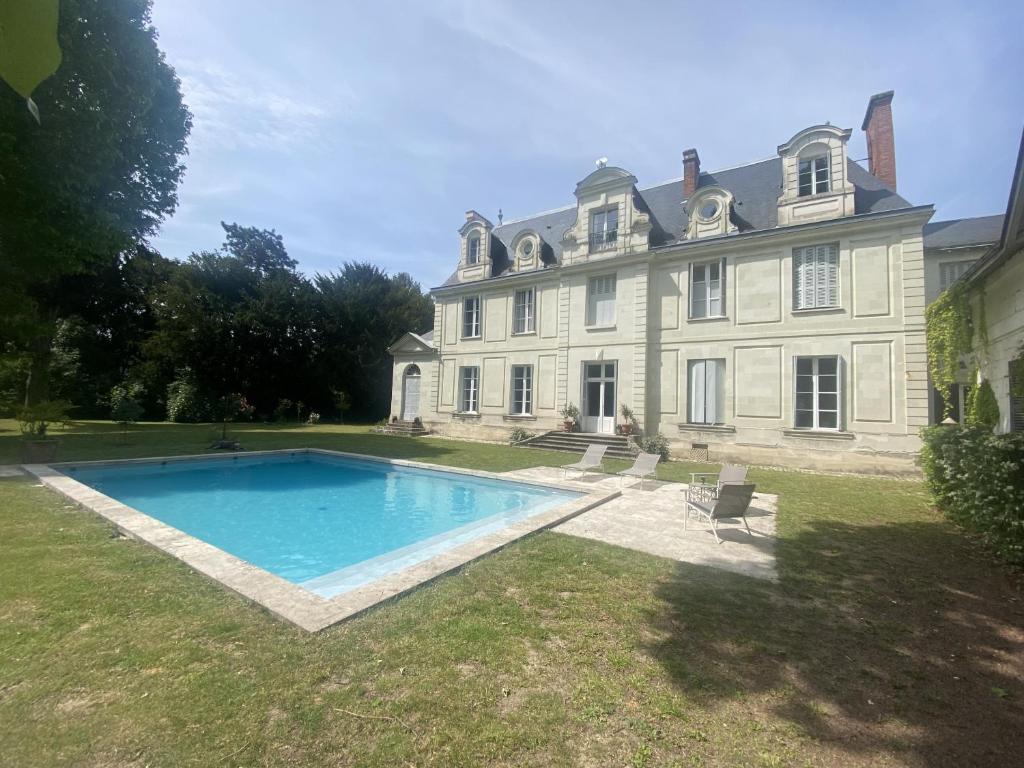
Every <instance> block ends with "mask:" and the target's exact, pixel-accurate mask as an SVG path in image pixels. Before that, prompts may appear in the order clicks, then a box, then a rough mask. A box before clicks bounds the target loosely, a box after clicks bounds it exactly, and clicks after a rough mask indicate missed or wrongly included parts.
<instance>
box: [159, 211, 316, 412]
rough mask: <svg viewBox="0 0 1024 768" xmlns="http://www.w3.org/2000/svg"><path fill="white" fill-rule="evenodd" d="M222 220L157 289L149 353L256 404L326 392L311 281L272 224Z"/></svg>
mask: <svg viewBox="0 0 1024 768" xmlns="http://www.w3.org/2000/svg"><path fill="white" fill-rule="evenodd" d="M222 226H223V227H224V230H225V233H226V241H225V244H224V247H223V248H222V249H221V250H220V251H206V252H202V253H195V254H192V256H190V257H189V259H188V261H187V262H186V263H185V264H183V265H181V266H180V267H179V268H178V269H176V270H175V271H174V273H173V274H172V276H171V279H170V280H169V281H168V283H167V284H166V285H165V286H164V287H163V288H162V289H161V290H160V291H159V295H158V298H157V301H156V313H157V329H156V333H155V334H154V335H153V336H152V337H151V339H150V340H149V342H148V344H147V349H148V355H147V356H148V358H149V359H150V360H156V361H161V362H162V365H163V367H164V368H165V369H166V368H168V367H170V368H173V369H177V370H183V369H188V370H190V371H191V372H192V375H193V376H194V377H195V379H196V380H197V383H198V384H199V385H200V386H201V387H202V389H203V390H204V392H205V394H207V395H210V396H212V397H216V398H223V397H224V396H226V395H228V394H231V393H239V394H242V395H244V396H245V397H246V398H247V399H248V400H249V401H250V402H251V403H252V404H253V405H254V406H255V407H256V408H257V410H258V411H259V412H261V413H269V412H270V411H272V410H273V408H274V406H275V405H276V403H277V401H278V400H279V399H281V398H285V397H287V398H291V399H296V400H297V399H303V398H307V399H306V402H309V399H308V398H315V397H317V395H318V393H319V395H320V399H326V397H327V394H326V393H327V392H328V389H327V385H326V383H325V382H321V381H320V379H319V377H318V376H316V370H315V368H316V328H315V320H316V317H315V312H314V308H315V297H314V293H313V287H312V286H311V285H310V283H309V281H308V280H306V279H305V278H303V277H302V276H301V275H299V274H298V273H297V272H296V271H295V266H296V263H295V261H294V260H292V259H291V258H289V257H288V254H287V252H286V251H285V248H284V244H283V242H282V240H281V237H280V236H279V235H278V234H277V233H275V232H273V231H272V230H270V231H268V230H261V229H255V228H252V227H240V226H238V225H236V224H223V225H222Z"/></svg>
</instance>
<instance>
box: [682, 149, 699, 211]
mask: <svg viewBox="0 0 1024 768" xmlns="http://www.w3.org/2000/svg"><path fill="white" fill-rule="evenodd" d="M698 178H700V155H698V154H697V150H696V149H687V150H685V151H684V152H683V198H684V199H685V200H689V199H690V198H691V197H692V196H693V193H694V192H696V191H697V179H698Z"/></svg>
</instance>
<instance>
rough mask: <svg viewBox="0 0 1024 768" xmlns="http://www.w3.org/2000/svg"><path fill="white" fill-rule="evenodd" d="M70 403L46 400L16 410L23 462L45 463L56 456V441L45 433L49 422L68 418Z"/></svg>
mask: <svg viewBox="0 0 1024 768" xmlns="http://www.w3.org/2000/svg"><path fill="white" fill-rule="evenodd" d="M70 410H71V403H69V402H67V401H66V400H46V401H43V402H41V403H36V404H35V405H27V406H25V407H24V408H22V409H21V410H20V411H18V426H19V427H20V428H21V434H22V437H23V438H24V441H23V442H22V444H21V460H22V462H23V463H25V464H46V463H49V462H51V461H53V460H54V459H56V458H57V441H56V440H55V439H54V438H52V437H50V436H49V435H48V434H47V430H48V429H49V428H50V424H52V423H53V422H55V421H58V422H64V421H67V420H68V411H70Z"/></svg>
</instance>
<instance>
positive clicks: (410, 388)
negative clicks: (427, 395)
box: [402, 365, 422, 421]
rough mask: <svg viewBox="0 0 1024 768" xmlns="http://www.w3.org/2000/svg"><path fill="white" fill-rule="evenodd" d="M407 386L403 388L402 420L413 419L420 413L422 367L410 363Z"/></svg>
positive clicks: (406, 380)
mask: <svg viewBox="0 0 1024 768" xmlns="http://www.w3.org/2000/svg"><path fill="white" fill-rule="evenodd" d="M403 378H404V379H405V386H404V387H403V389H402V420H403V421H412V420H413V419H415V418H417V417H418V416H419V415H420V379H421V378H422V376H420V369H419V366H417V365H410V366H409V367H408V368H406V369H405V376H404V377H403Z"/></svg>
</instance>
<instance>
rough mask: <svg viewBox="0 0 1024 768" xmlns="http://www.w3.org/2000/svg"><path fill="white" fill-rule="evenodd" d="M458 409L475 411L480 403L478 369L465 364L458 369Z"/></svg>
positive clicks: (469, 411)
mask: <svg viewBox="0 0 1024 768" xmlns="http://www.w3.org/2000/svg"><path fill="white" fill-rule="evenodd" d="M459 381H460V385H459V410H460V411H461V412H462V413H476V412H477V410H478V408H479V405H480V369H479V368H478V367H477V366H475V365H471V366H466V367H463V368H460V369H459Z"/></svg>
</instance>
